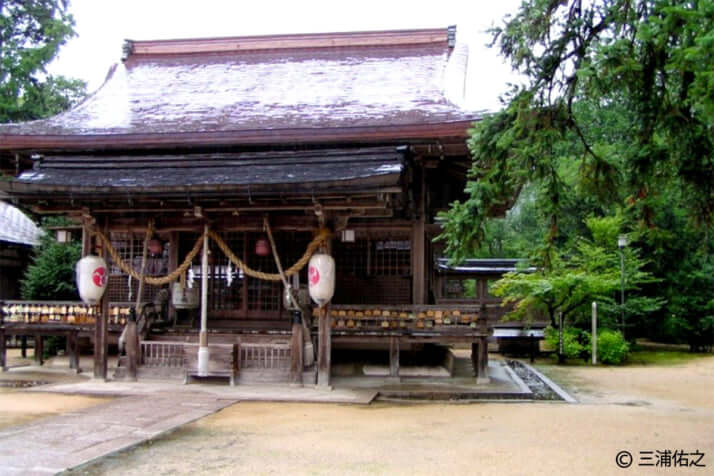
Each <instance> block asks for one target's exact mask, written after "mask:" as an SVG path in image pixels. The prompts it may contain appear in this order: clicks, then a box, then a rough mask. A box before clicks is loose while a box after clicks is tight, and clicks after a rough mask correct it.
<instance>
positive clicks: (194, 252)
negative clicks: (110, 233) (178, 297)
mask: <svg viewBox="0 0 714 476" xmlns="http://www.w3.org/2000/svg"><path fill="white" fill-rule="evenodd" d="M94 234H95V235H96V236H97V237H98V238H99V239H100V240H101V241H102V243H104V246H106V247H107V251H108V252H109V254H110V255H111V257H112V261H113V262H114V263H115V264H116V265H117V266H119V268H120V269H121V270H122V271H124V272H125V273H126V274H128V275H130V276H131V277H132V278H134V279H136V280H137V281H140V280H141V275H140V274H139V273H137V272H136V270H134V268H132V267H131V266H130V265H129V264H127V262H126V261H124V260H123V259H122V257H121V256H120V255H119V252H118V251H117V250H115V249H114V247H113V246H112V243H111V241H110V240H109V239H108V238H107V237H106V236H104V233H102V232H101V231H95V232H94ZM202 245H203V234H201V236H199V237H198V239H197V240H196V244H194V245H193V248H192V249H191V251H189V252H188V254H187V255H186V259H185V260H183V263H181V264H180V265H179V266H178V268H176V269H175V270H174V271H173V272H171V273H169V274H168V275H166V276H144V282H145V283H146V284H152V285H154V286H161V285H163V284H168V283H170V282H172V281H176V280H177V279H178V278H179V277H180V276H181V274H182V273H185V272H186V270H188V268H189V266H191V262H192V261H193V259H194V258H195V257H196V256H198V253H199V252H200V251H201V246H202Z"/></svg>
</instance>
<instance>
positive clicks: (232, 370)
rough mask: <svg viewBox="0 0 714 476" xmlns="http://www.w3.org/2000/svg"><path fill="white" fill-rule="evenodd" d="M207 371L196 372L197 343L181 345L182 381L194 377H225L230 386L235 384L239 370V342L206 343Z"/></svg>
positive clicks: (187, 380) (185, 381) (187, 381)
mask: <svg viewBox="0 0 714 476" xmlns="http://www.w3.org/2000/svg"><path fill="white" fill-rule="evenodd" d="M208 349H209V358H208V372H207V373H206V374H205V375H199V373H198V344H184V345H183V367H184V370H185V376H184V383H185V384H187V383H189V382H190V381H191V380H192V379H194V378H196V377H227V378H228V379H229V382H230V384H231V386H233V385H235V383H236V378H237V377H238V373H239V372H240V346H239V344H208Z"/></svg>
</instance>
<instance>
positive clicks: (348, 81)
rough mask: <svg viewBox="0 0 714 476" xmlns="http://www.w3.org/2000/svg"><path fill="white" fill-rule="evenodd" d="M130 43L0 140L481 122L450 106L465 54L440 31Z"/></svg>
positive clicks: (459, 92)
mask: <svg viewBox="0 0 714 476" xmlns="http://www.w3.org/2000/svg"><path fill="white" fill-rule="evenodd" d="M130 50H131V52H130V54H128V56H127V58H126V59H125V61H123V62H122V63H119V64H117V65H115V66H114V67H113V68H112V70H111V71H110V73H109V75H108V78H107V81H106V82H105V84H104V85H103V86H102V87H101V88H100V89H99V90H98V91H97V92H96V93H94V94H93V95H92V96H90V97H89V98H88V99H86V100H85V101H84V102H83V103H81V104H80V105H78V106H76V107H75V108H73V109H71V110H69V111H67V112H65V113H62V114H59V115H57V116H55V117H52V118H49V119H44V120H38V121H31V122H26V123H19V124H9V125H2V126H0V138H3V139H5V141H6V143H8V144H10V143H11V142H12V141H10V139H12V136H45V137H47V136H58V137H65V136H74V137H77V136H82V137H84V136H103V137H106V136H111V137H120V136H141V135H147V134H148V135H161V134H173V135H178V136H181V135H182V134H200V133H236V134H239V133H241V132H242V133H245V131H256V130H259V131H269V132H270V133H271V134H273V135H274V134H276V133H279V132H280V131H281V130H292V131H295V130H301V131H306V133H307V132H309V131H311V130H316V129H324V128H339V129H341V130H342V129H351V128H367V130H369V128H377V129H378V128H382V127H390V128H395V127H402V128H404V127H408V126H420V127H425V126H429V125H432V124H444V123H461V122H463V123H465V124H468V121H472V120H475V119H477V118H478V113H476V112H474V111H468V110H464V109H462V108H461V107H459V106H458V104H457V103H458V101H459V100H461V99H462V98H463V87H464V83H465V72H466V61H467V56H468V54H467V51H466V49H465V46H464V47H461V46H460V45H458V44H455V43H454V41H453V31H452V30H447V29H438V30H412V31H401V32H400V31H393V32H373V33H341V34H314V35H279V36H270V37H243V38H240V37H239V38H222V39H208V40H167V41H154V42H133V43H131V44H130ZM465 128H466V126H464V132H463V133H464V134H465ZM236 137H238V135H236Z"/></svg>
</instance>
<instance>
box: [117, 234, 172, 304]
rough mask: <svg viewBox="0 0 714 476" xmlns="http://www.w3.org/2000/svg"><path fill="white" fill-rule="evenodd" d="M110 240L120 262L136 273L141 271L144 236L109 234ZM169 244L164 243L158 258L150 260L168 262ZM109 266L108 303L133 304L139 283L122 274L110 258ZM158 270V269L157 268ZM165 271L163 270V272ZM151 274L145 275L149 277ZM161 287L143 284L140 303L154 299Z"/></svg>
mask: <svg viewBox="0 0 714 476" xmlns="http://www.w3.org/2000/svg"><path fill="white" fill-rule="evenodd" d="M110 239H111V242H112V247H114V249H115V250H116V251H117V252H118V253H119V256H121V258H122V260H123V261H124V262H126V263H128V264H129V265H130V266H132V267H133V268H134V270H136V271H137V272H138V271H140V269H141V257H142V254H143V248H144V234H143V233H139V234H136V233H131V232H111V233H110ZM168 254H169V244H168V243H164V248H163V251H162V254H161V256H160V257H156V258H151V259H152V261H155V262H164V263H165V262H168ZM108 264H109V286H108V288H107V296H108V297H109V301H110V302H133V301H134V300H135V299H136V294H137V292H138V289H139V282H138V280H136V279H133V278H130V276H129V275H128V274H126V273H124V272H123V271H122V270H121V269H120V268H119V266H118V265H117V264H116V263H114V262H113V261H112V259H111V256H110V257H109V260H108ZM157 269H158V268H157ZM164 271H165V270H164ZM151 274H152V273H150V272H149V273H147V275H151ZM160 289H161V286H152V285H148V284H145V285H144V290H143V292H142V301H144V302H147V301H151V300H153V299H154V297H155V296H156V293H158V292H159V290H160Z"/></svg>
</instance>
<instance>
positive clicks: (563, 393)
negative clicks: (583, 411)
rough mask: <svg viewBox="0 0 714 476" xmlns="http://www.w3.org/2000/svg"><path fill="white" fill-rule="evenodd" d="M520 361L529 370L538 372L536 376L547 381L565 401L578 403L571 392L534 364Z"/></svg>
mask: <svg viewBox="0 0 714 476" xmlns="http://www.w3.org/2000/svg"><path fill="white" fill-rule="evenodd" d="M520 363H521V364H522V365H523V366H524V367H525V368H527V369H528V370H530V371H531V372H533V373H534V374H536V376H538V378H539V379H541V380H542V381H543V382H545V384H546V385H548V386H549V387H550V389H551V390H552V391H553V392H555V393H556V394H557V395H558V396H559V397H560V398H562V399H563V400H564V401H566V402H568V403H578V401H577V400H576V399H575V398H573V397H571V396H570V394H569V393H568V392H566V391H565V390H563V389H562V388H561V387H560V386H559V385H558V384H557V383H555V382H553V381H552V380H551V379H549V378H548V377H546V376H545V375H543V374H542V373H541V372H539V371H538V370H536V369H535V368H533V367H532V366H530V365H528V364H527V363H525V362H523V361H520Z"/></svg>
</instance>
